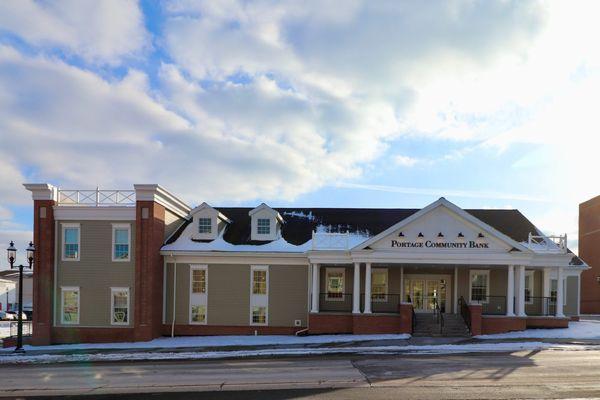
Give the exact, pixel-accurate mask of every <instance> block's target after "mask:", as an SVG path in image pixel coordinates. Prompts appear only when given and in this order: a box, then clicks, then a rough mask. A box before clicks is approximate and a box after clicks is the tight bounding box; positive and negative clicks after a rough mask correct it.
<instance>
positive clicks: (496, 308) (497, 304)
mask: <svg viewBox="0 0 600 400" xmlns="http://www.w3.org/2000/svg"><path fill="white" fill-rule="evenodd" d="M473 303H479V304H481V314H482V315H506V296H485V297H482V298H481V299H479V300H477V301H473ZM513 303H514V298H513Z"/></svg>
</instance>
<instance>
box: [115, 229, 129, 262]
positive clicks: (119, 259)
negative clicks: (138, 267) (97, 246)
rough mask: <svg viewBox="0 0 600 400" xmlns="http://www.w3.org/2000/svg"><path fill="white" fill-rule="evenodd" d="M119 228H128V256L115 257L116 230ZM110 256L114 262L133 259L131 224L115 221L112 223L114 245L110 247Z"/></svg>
mask: <svg viewBox="0 0 600 400" xmlns="http://www.w3.org/2000/svg"><path fill="white" fill-rule="evenodd" d="M117 229H127V258H115V245H116V243H115V231H116V230H117ZM110 258H111V260H112V262H130V261H131V224H124V223H114V224H112V246H111V248H110Z"/></svg>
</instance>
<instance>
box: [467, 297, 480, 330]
mask: <svg viewBox="0 0 600 400" xmlns="http://www.w3.org/2000/svg"><path fill="white" fill-rule="evenodd" d="M469 314H470V316H471V318H470V319H471V335H473V336H477V335H481V304H469Z"/></svg>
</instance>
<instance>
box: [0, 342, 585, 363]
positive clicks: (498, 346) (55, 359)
mask: <svg viewBox="0 0 600 400" xmlns="http://www.w3.org/2000/svg"><path fill="white" fill-rule="evenodd" d="M590 348H594V347H590V346H581V345H557V344H551V343H542V342H524V343H514V342H513V343H479V344H462V345H454V344H449V345H427V346H371V347H325V348H291V349H290V348H287V349H258V350H237V351H207V352H181V353H159V352H154V353H153V352H140V353H123V352H118V353H108V354H66V355H64V354H42V355H15V354H11V355H6V356H0V365H1V364H32V363H40V364H44V363H61V362H94V361H140V360H198V359H202V360H206V359H219V358H240V357H273V356H305V355H326V354H367V355H368V354H402V353H416V352H419V353H421V354H452V353H481V352H514V351H524V350H527V351H531V350H544V349H560V350H587V349H590Z"/></svg>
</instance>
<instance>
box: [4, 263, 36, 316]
mask: <svg viewBox="0 0 600 400" xmlns="http://www.w3.org/2000/svg"><path fill="white" fill-rule="evenodd" d="M0 281H6V289H8V288H11V289H10V290H11V291H10V293H9V294H7V293H5V292H6V291H7V290H6V289H5V288H4V287H3V286H2V283H0V295H2V294H4V299H2V300H5V299H7V298H8V299H9V300H10V301H9V304H10V308H9V309H10V310H17V308H18V307H19V270H17V269H9V270H5V271H0ZM2 303H4V302H3V301H2ZM32 306H33V273H32V271H28V270H24V271H23V310H25V311H27V310H32ZM2 309H3V310H6V308H2Z"/></svg>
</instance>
